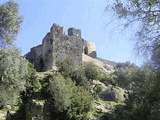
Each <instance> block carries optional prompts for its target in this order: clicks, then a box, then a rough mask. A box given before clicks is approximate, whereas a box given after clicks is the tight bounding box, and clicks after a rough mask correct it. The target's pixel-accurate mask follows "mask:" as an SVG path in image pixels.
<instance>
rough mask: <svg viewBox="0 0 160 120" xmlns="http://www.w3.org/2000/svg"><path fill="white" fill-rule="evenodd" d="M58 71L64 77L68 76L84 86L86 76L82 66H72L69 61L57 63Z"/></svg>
mask: <svg viewBox="0 0 160 120" xmlns="http://www.w3.org/2000/svg"><path fill="white" fill-rule="evenodd" d="M57 66H58V71H59V72H60V73H61V74H62V75H63V76H64V77H65V78H67V77H70V78H71V79H72V81H74V82H76V85H80V86H86V85H87V78H86V76H85V72H84V69H83V67H82V66H73V65H72V63H70V61H68V60H65V61H64V62H61V63H57Z"/></svg>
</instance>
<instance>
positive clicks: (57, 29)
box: [50, 24, 64, 34]
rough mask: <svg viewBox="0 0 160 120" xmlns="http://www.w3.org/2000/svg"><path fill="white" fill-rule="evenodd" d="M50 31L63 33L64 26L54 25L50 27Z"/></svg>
mask: <svg viewBox="0 0 160 120" xmlns="http://www.w3.org/2000/svg"><path fill="white" fill-rule="evenodd" d="M50 32H51V33H53V34H63V33H64V31H63V27H62V26H59V25H57V24H53V25H52V27H51V29H50Z"/></svg>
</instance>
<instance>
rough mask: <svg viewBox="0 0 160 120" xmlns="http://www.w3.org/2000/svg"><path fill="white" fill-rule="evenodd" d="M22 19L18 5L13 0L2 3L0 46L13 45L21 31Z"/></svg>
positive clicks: (0, 11) (0, 8) (0, 12)
mask: <svg viewBox="0 0 160 120" xmlns="http://www.w3.org/2000/svg"><path fill="white" fill-rule="evenodd" d="M21 22H22V19H21V17H20V16H19V12H18V5H17V3H16V2H14V1H13V0H9V1H8V2H6V3H4V4H1V5H0V47H1V48H4V47H6V46H9V45H12V44H13V43H14V40H15V37H16V35H17V33H18V31H19V28H20V25H21Z"/></svg>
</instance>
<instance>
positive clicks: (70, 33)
mask: <svg viewBox="0 0 160 120" xmlns="http://www.w3.org/2000/svg"><path fill="white" fill-rule="evenodd" d="M68 36H76V37H80V38H81V30H80V29H75V28H69V29H68Z"/></svg>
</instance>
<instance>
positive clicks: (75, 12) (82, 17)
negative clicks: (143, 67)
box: [17, 0, 142, 64]
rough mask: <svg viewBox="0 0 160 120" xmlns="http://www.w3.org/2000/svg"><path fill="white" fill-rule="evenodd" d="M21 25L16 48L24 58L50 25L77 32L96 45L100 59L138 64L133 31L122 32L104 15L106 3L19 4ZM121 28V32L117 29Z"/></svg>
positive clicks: (41, 0) (32, 0) (23, 0)
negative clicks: (76, 29) (55, 24)
mask: <svg viewBox="0 0 160 120" xmlns="http://www.w3.org/2000/svg"><path fill="white" fill-rule="evenodd" d="M18 3H19V9H20V14H21V15H22V16H23V24H22V27H21V30H20V32H19V34H18V37H17V39H18V40H17V47H18V48H19V49H20V50H21V52H22V54H25V53H27V52H28V51H29V49H30V48H31V47H33V46H36V45H38V44H40V43H41V41H42V39H43V37H44V36H45V35H46V33H47V32H48V31H49V29H50V27H51V26H52V24H53V23H57V24H59V25H61V26H64V29H65V30H67V29H68V28H69V27H75V28H79V29H81V31H82V37H83V38H85V39H86V40H88V41H92V42H95V44H96V47H97V54H98V56H99V57H102V58H105V59H108V60H112V61H116V62H125V61H131V62H134V63H136V64H141V63H142V59H141V57H139V56H137V54H136V50H135V49H134V40H132V39H133V38H134V35H135V34H134V33H135V30H136V29H137V28H136V27H133V26H132V27H131V28H128V29H123V28H122V27H117V26H119V24H120V22H119V20H115V17H114V16H113V13H112V12H108V11H105V7H106V4H107V1H106V0H19V1H18ZM120 28H121V29H120Z"/></svg>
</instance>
